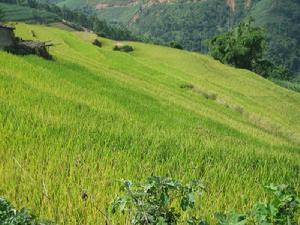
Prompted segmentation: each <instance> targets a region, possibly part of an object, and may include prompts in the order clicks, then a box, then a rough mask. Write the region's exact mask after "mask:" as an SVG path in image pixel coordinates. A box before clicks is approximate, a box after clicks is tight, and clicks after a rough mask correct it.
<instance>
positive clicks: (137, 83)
mask: <svg viewBox="0 0 300 225" xmlns="http://www.w3.org/2000/svg"><path fill="white" fill-rule="evenodd" d="M32 31H34V33H35V35H36V37H37V39H39V40H42V41H47V40H52V42H53V43H60V44H59V45H56V46H54V47H53V48H50V53H51V55H53V57H54V59H55V60H53V61H51V62H49V61H46V60H43V59H41V58H39V57H36V56H24V57H21V56H15V55H12V54H8V53H6V52H2V51H0V96H1V100H0V195H1V196H5V197H6V198H7V199H9V200H10V201H12V202H13V203H14V204H15V205H17V206H26V208H28V209H30V210H32V212H34V213H35V214H36V215H39V216H41V217H42V218H49V219H51V220H53V221H55V222H56V223H57V224H71V225H73V224H84V225H85V224H95V225H96V224H97V225H98V224H100V225H103V224H105V222H106V217H105V216H104V215H103V214H105V215H106V214H107V209H108V208H109V206H110V203H111V200H112V199H113V198H114V196H118V194H119V183H118V181H119V180H121V179H122V178H127V179H129V180H139V181H143V180H145V179H146V178H147V177H149V176H151V175H153V174H158V175H161V176H166V177H172V178H174V179H175V180H177V179H180V180H182V181H184V182H183V184H184V183H185V182H187V181H191V180H204V181H206V182H207V190H208V191H207V193H206V194H204V195H202V196H201V200H200V207H201V204H202V203H204V204H203V206H204V207H202V208H200V209H199V210H198V208H197V203H196V206H195V209H192V210H189V211H186V212H187V213H188V214H189V213H191V216H192V215H194V216H195V217H197V218H204V219H206V220H207V221H208V222H209V223H211V224H212V223H213V222H214V221H215V217H214V215H213V213H214V212H217V211H222V212H230V211H231V210H234V211H237V212H241V213H242V214H243V213H244V212H245V211H246V209H250V208H251V207H252V205H254V204H255V203H256V202H257V201H258V200H260V199H262V200H263V199H264V197H265V193H264V190H263V186H262V185H264V184H269V183H275V184H281V183H285V184H290V185H291V186H293V187H295V190H296V191H297V192H298V193H299V191H300V184H299V181H298V179H297V178H298V177H299V170H300V167H299V165H300V158H299V152H300V149H299V140H300V137H299V134H300V125H299V121H300V114H299V110H298V109H299V108H300V102H299V93H296V92H292V91H289V90H287V89H284V88H281V87H278V86H277V85H275V84H273V83H272V82H270V81H268V80H266V79H261V77H259V76H257V75H256V74H254V73H251V72H249V71H246V70H237V69H235V68H233V67H229V66H226V65H223V64H221V63H219V62H217V61H216V60H213V59H211V57H207V56H204V55H200V54H197V53H190V52H186V51H178V50H174V49H172V48H165V47H161V46H156V45H148V44H143V43H139V42H124V43H126V44H129V45H131V46H133V47H134V50H135V51H134V54H119V53H118V52H114V51H113V50H112V49H113V47H114V45H115V44H116V41H112V40H108V39H105V38H101V42H102V43H103V46H102V48H98V47H96V46H94V45H92V44H91V43H92V41H93V40H95V39H96V38H98V37H97V36H96V35H95V34H92V33H90V32H67V31H63V30H59V29H56V28H53V27H48V26H42V25H28V24H22V23H18V24H17V25H16V35H17V36H19V37H21V38H23V39H31V38H32V36H33V35H32ZM184 84H187V85H191V88H189V87H186V88H181V87H180V86H181V85H184ZM198 90H200V91H199V92H198ZM205 93H214V94H216V95H217V98H216V100H213V99H212V98H211V99H208V98H207V97H205V96H204V94H205ZM227 105H228V106H227ZM232 106H240V107H242V109H243V110H244V111H243V113H240V112H238V110H236V109H234V107H232ZM178 210H179V209H178ZM179 211H180V212H181V213H182V218H183V219H184V217H185V212H183V211H181V210H179ZM101 212H103V214H102V213H101ZM123 218H124V217H123V216H122V215H121V214H115V215H114V220H115V221H120V223H121V224H122V222H123V220H122V219H123Z"/></svg>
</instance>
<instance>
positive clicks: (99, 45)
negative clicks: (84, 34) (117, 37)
mask: <svg viewBox="0 0 300 225" xmlns="http://www.w3.org/2000/svg"><path fill="white" fill-rule="evenodd" d="M93 45H95V46H98V47H102V42H101V41H99V40H98V39H95V40H94V41H93Z"/></svg>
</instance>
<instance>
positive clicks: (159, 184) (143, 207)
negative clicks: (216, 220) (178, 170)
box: [112, 177, 205, 225]
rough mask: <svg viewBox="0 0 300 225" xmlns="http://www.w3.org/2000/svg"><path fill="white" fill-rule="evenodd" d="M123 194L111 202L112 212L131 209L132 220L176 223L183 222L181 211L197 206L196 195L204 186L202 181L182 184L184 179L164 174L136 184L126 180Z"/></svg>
mask: <svg viewBox="0 0 300 225" xmlns="http://www.w3.org/2000/svg"><path fill="white" fill-rule="evenodd" d="M122 190H123V191H124V194H125V195H124V196H122V197H118V198H116V199H115V201H114V202H113V204H112V212H113V213H116V212H117V211H121V212H123V213H125V212H127V213H129V215H130V216H129V217H130V220H131V223H132V224H135V225H142V224H159V225H167V224H177V223H178V222H180V221H181V222H182V219H181V216H182V215H181V212H180V211H179V210H177V209H176V208H175V207H174V205H175V204H179V208H180V210H182V211H187V210H188V209H192V208H194V207H195V202H196V198H197V195H201V194H202V192H203V191H204V190H205V189H204V186H203V184H202V183H201V182H199V181H193V182H191V183H189V184H186V185H183V184H182V183H181V182H178V181H176V180H173V179H170V178H164V177H149V178H148V180H147V182H146V183H142V184H136V183H134V184H133V183H132V182H131V181H124V182H123V186H122Z"/></svg>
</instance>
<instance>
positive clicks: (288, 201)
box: [217, 185, 300, 225]
mask: <svg viewBox="0 0 300 225" xmlns="http://www.w3.org/2000/svg"><path fill="white" fill-rule="evenodd" d="M266 190H268V191H270V192H271V193H272V198H271V199H270V200H269V201H267V202H265V203H257V204H256V205H255V206H254V207H253V209H252V210H251V211H250V212H248V213H246V214H239V213H231V214H224V213H218V214H217V219H218V225H297V224H298V219H299V215H300V214H299V213H300V199H299V197H298V196H297V194H296V192H295V190H294V189H293V188H291V187H289V186H287V185H279V186H275V185H270V186H266Z"/></svg>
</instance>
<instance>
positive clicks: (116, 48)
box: [113, 44, 134, 52]
mask: <svg viewBox="0 0 300 225" xmlns="http://www.w3.org/2000/svg"><path fill="white" fill-rule="evenodd" d="M113 50H114V51H120V52H132V51H134V49H133V47H132V46H130V45H123V44H116V45H115V46H114V48H113Z"/></svg>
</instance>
